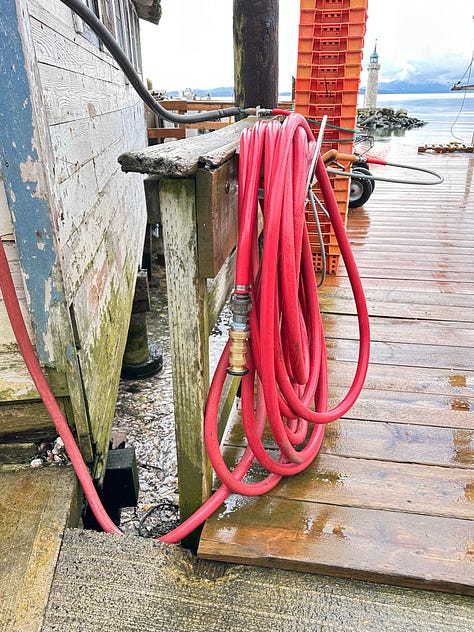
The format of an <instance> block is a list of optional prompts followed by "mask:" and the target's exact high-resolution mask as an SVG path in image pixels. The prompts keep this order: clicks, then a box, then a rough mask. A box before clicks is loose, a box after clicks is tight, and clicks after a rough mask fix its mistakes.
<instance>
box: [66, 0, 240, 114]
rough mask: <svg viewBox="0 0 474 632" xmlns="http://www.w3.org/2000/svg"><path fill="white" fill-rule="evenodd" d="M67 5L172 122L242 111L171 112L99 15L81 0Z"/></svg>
mask: <svg viewBox="0 0 474 632" xmlns="http://www.w3.org/2000/svg"><path fill="white" fill-rule="evenodd" d="M61 2H63V3H64V4H65V5H66V6H67V7H69V8H70V9H71V10H72V11H74V12H75V13H77V15H78V16H79V17H80V18H82V19H83V20H84V22H86V24H88V25H89V26H90V27H91V29H92V30H93V31H94V33H95V34H96V35H97V37H98V38H99V39H100V40H102V42H103V44H104V46H106V47H107V49H108V50H109V52H110V54H111V55H112V57H113V58H114V59H115V61H116V62H117V64H118V65H119V66H120V68H121V69H122V70H123V72H124V73H125V75H126V77H127V79H128V80H129V81H130V83H131V84H132V86H133V87H134V88H135V90H136V91H137V93H138V95H139V96H140V97H141V99H142V100H143V101H144V102H145V103H146V105H148V107H149V108H150V109H151V110H152V111H153V112H155V114H157V115H158V116H160V117H161V118H163V119H165V120H166V121H170V122H171V123H200V122H201V121H214V120H216V119H221V118H225V117H228V116H237V115H239V114H240V113H241V111H240V108H238V107H231V108H224V109H222V110H213V111H207V112H200V113H199V114H173V113H172V112H169V111H168V110H167V109H166V108H164V107H163V106H162V105H160V104H159V103H157V102H156V101H155V99H154V98H153V97H152V96H151V94H150V93H149V92H148V90H147V89H146V87H145V86H144V85H143V82H142V80H141V79H140V76H139V75H138V74H137V72H136V71H135V68H134V67H133V66H132V64H131V63H130V62H129V60H128V58H127V56H126V55H125V53H124V52H123V51H122V49H121V48H120V46H119V45H118V44H117V42H116V41H115V39H114V37H113V36H112V35H111V33H110V32H109V31H108V30H107V28H106V27H105V26H104V25H103V24H102V22H101V21H100V20H99V19H98V18H97V16H96V15H95V14H94V13H93V12H92V11H91V10H90V9H88V8H87V7H86V5H85V4H84V3H83V2H82V1H81V0H61Z"/></svg>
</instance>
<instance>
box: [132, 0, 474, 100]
mask: <svg viewBox="0 0 474 632" xmlns="http://www.w3.org/2000/svg"><path fill="white" fill-rule="evenodd" d="M232 4H233V2H232V0H162V7H163V17H162V19H161V22H160V24H159V25H158V26H154V25H152V24H148V23H145V22H142V23H141V26H142V53H143V68H144V75H145V77H147V78H151V79H152V80H153V86H154V87H155V88H159V89H166V90H177V89H183V88H187V87H190V88H216V87H219V86H231V85H233V59H232ZM299 5H300V3H299V0H280V28H279V38H280V60H279V64H280V92H283V91H289V90H290V86H291V76H292V75H294V74H295V73H296V60H297V46H298V24H299ZM473 15H474V0H450V1H449V2H448V1H447V0H396V2H389V1H388V0H369V19H368V22H367V32H366V36H365V53H366V54H365V56H364V57H368V55H369V54H370V53H371V52H372V50H373V48H374V42H375V40H376V39H377V41H378V44H377V50H378V53H379V56H380V63H381V66H382V69H381V80H382V81H390V80H392V79H403V80H407V79H416V78H418V79H421V77H423V79H424V80H425V79H427V78H428V79H432V80H433V81H435V80H436V79H438V78H440V77H444V76H446V74H447V73H448V75H449V77H450V78H451V77H454V79H455V80H458V79H460V78H461V75H462V73H463V72H464V70H465V69H466V67H467V65H468V63H469V61H470V60H471V56H472V52H473V48H474V20H473ZM364 66H366V64H364ZM473 78H474V77H472V78H471V80H472V79H473ZM361 83H362V85H363V84H364V83H365V73H364V72H362V75H361Z"/></svg>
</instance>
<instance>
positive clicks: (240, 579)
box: [42, 529, 474, 632]
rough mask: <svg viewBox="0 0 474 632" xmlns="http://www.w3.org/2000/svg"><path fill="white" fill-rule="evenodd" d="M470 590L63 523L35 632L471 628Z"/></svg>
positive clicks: (462, 631)
mask: <svg viewBox="0 0 474 632" xmlns="http://www.w3.org/2000/svg"><path fill="white" fill-rule="evenodd" d="M473 620H474V600H472V599H471V598H470V597H464V596H459V595H448V594H443V593H434V592H428V591H421V590H413V589H406V588H397V587H390V586H386V585H382V584H371V583H367V582H361V581H351V580H347V579H338V578H331V577H324V576H318V575H310V574H306V573H298V572H293V571H285V570H280V569H271V568H261V567H252V566H242V565H234V564H226V563H221V562H210V561H207V560H198V559H197V558H195V557H193V556H192V555H191V554H190V553H189V552H188V551H185V550H183V549H182V548H180V547H179V546H173V545H165V544H161V543H159V542H157V541H154V540H150V539H144V538H138V537H134V536H130V535H125V536H120V535H106V534H103V533H96V532H91V531H81V530H75V529H72V530H67V531H66V533H65V536H64V540H63V545H62V548H61V553H60V556H59V561H58V565H57V569H56V574H55V577H54V581H53V586H52V590H51V595H50V599H49V603H48V607H47V611H46V615H45V621H44V627H43V630H42V632H65V631H67V632H99V631H103V630H113V631H117V632H137V631H138V630H139V631H140V632H181V631H182V632H209V631H212V632H221V631H222V630H225V631H226V632H242V630H245V631H246V632H262V631H265V632H277V631H278V632H293V631H294V632H314V631H315V630H316V631H329V630H338V631H350V632H358V631H362V630H364V632H366V631H368V630H369V631H374V632H375V631H377V632H380V631H382V630H390V632H411V631H413V632H415V631H416V632H425V631H426V632H427V631H429V632H432V631H433V630H436V631H437V632H448V631H449V632H452V631H453V630H456V632H472V630H473V628H472V621H473Z"/></svg>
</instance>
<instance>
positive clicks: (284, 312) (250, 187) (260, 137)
mask: <svg viewBox="0 0 474 632" xmlns="http://www.w3.org/2000/svg"><path fill="white" fill-rule="evenodd" d="M313 151H314V139H313V136H312V133H311V131H310V128H309V126H308V124H307V123H306V121H305V119H304V118H303V117H302V116H301V115H299V114H291V115H290V116H288V118H287V119H286V120H285V121H284V123H283V125H280V123H278V122H277V121H275V120H274V121H270V122H267V121H259V122H258V123H257V125H256V126H255V127H254V128H253V129H252V130H245V131H244V133H243V135H242V138H241V143H240V159H239V241H238V248H237V262H236V279H235V284H236V290H235V291H236V292H240V293H245V291H246V290H245V288H247V287H250V288H251V290H250V292H251V297H252V309H251V312H250V315H249V322H250V343H249V350H248V354H247V360H248V361H247V368H248V369H249V372H248V374H247V375H245V376H244V377H243V378H242V419H243V425H244V430H245V434H246V438H247V443H248V447H247V448H246V450H245V452H244V455H243V457H242V459H241V460H240V462H239V463H238V465H237V466H236V467H235V468H234V469H232V470H231V469H230V468H229V467H228V466H227V465H226V463H225V462H224V459H223V456H222V454H221V451H220V446H219V441H218V431H217V419H218V407H219V401H220V397H221V392H222V388H223V385H224V381H225V378H226V368H227V366H228V358H229V345H227V346H226V348H225V350H224V352H223V354H222V357H221V359H220V361H219V364H218V366H217V368H216V371H215V374H214V378H213V381H212V384H211V388H210V391H209V397H208V400H207V406H206V415H205V440H206V448H207V452H208V455H209V459H210V461H211V463H212V466H213V468H214V470H215V472H216V474H217V476H218V478H219V479H220V481H221V482H222V483H223V485H222V486H221V487H220V488H219V489H218V491H217V492H216V493H215V494H214V495H213V496H212V497H211V498H210V499H209V501H208V502H207V503H205V504H204V505H203V506H202V507H201V508H200V509H199V510H198V511H197V512H196V513H195V514H193V515H192V516H191V517H190V518H189V519H188V520H187V521H185V522H184V523H183V524H182V525H180V527H178V529H176V530H175V531H172V532H171V533H169V534H167V535H166V536H164V537H162V538H161V540H162V541H163V542H177V541H179V540H180V539H182V537H183V536H184V535H186V534H187V533H189V532H191V531H192V530H194V529H195V528H196V527H198V526H199V525H200V524H201V523H202V522H203V521H204V520H205V519H206V518H207V517H208V516H209V515H210V514H211V513H212V512H213V511H214V510H215V509H217V507H218V506H219V505H220V504H221V502H222V501H223V500H224V499H225V498H226V497H227V496H228V494H230V493H231V492H235V493H238V494H242V495H248V496H249V495H250V496H255V495H259V494H263V493H265V492H267V491H269V490H270V489H272V488H273V487H274V486H275V485H276V484H277V483H278V482H279V481H280V480H281V477H282V476H284V475H288V474H296V473H298V472H301V471H302V470H303V469H304V468H306V467H307V466H308V465H309V464H310V463H311V462H312V461H313V460H314V458H315V457H316V455H317V453H318V451H319V448H320V446H321V442H322V439H323V434H324V428H325V424H327V423H329V422H331V421H334V420H336V419H338V418H339V417H341V416H342V415H344V414H345V413H346V412H347V411H348V410H349V408H350V407H351V406H352V405H353V404H354V402H355V401H356V399H357V397H358V395H359V393H360V390H361V388H362V386H363V383H364V379H365V375H366V372H367V367H368V361H369V346H370V333H369V320H368V313H367V306H366V303H365V297H364V294H363V290H362V285H361V282H360V277H359V274H358V272H357V268H356V264H355V261H354V257H353V255H352V252H351V249H350V246H349V241H348V239H347V236H346V232H345V229H344V226H343V223H342V220H341V215H340V212H339V209H338V206H337V203H336V200H335V197H334V193H333V191H332V187H331V183H330V181H329V178H328V175H327V172H326V169H325V166H324V163H323V161H322V159H321V158H319V159H318V162H317V165H316V175H317V179H318V182H319V185H320V188H321V190H322V192H323V197H324V202H325V205H326V208H327V210H328V212H329V214H330V217H331V221H332V224H333V227H334V231H335V234H336V237H337V239H338V242H339V245H340V248H341V253H342V256H343V259H344V263H345V265H346V269H347V272H348V275H349V279H350V283H351V287H352V291H353V294H354V298H355V302H356V306H357V313H358V322H359V335H360V348H359V358H358V365H357V370H356V373H355V376H354V379H353V382H352V385H351V387H350V389H349V391H348V393H347V394H346V396H345V397H344V398H343V400H342V401H341V402H340V403H339V404H338V405H337V406H335V407H334V408H332V409H331V410H329V411H328V410H327V399H328V376H327V360H326V345H325V340H324V333H323V326H322V321H321V316H320V310H319V302H318V293H317V286H316V279H315V274H314V268H313V261H312V255H311V248H310V242H309V237H308V232H307V228H306V222H305V217H304V209H305V201H306V180H307V175H308V170H309V167H310V163H311V158H312V153H313ZM262 163H263V168H264V182H263V186H264V196H263V199H264V201H263V205H262V206H263V208H262V211H263V216H264V248H263V255H262V260H261V262H260V265H258V261H257V257H256V253H257V252H258V248H257V238H258V231H257V224H258V220H257V210H258V190H259V186H260V178H261V171H262ZM255 385H256V386H257V394H256V396H255V395H254V393H255ZM313 402H314V409H313V408H312V405H313ZM266 420H267V421H268V425H269V426H270V428H271V431H272V435H273V438H274V440H275V442H276V444H277V445H278V448H279V450H280V456H279V458H278V460H275V459H274V458H273V457H272V456H271V455H270V454H269V453H268V452H267V450H266V449H265V447H264V445H263V442H262V434H263V430H264V426H265V422H266ZM303 442H304V447H303V448H299V447H298V446H300V444H302V443H303ZM255 459H257V460H258V461H259V462H260V464H261V465H262V466H263V467H264V468H265V469H266V470H267V471H268V476H267V477H266V478H264V479H263V480H262V481H260V482H258V483H247V482H244V481H243V480H242V479H243V478H244V477H245V475H246V474H247V472H248V471H249V469H250V467H251V465H252V463H253V462H254V460H255Z"/></svg>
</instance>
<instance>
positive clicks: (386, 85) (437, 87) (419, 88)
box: [168, 81, 452, 99]
mask: <svg viewBox="0 0 474 632" xmlns="http://www.w3.org/2000/svg"><path fill="white" fill-rule="evenodd" d="M451 86H452V84H451V83H450V84H447V83H428V82H426V83H423V82H420V83H412V82H408V81H389V82H382V83H379V94H425V93H433V92H449V91H450V89H451ZM191 90H192V91H193V92H195V93H196V95H197V98H198V99H203V98H206V97H207V96H209V97H211V99H214V98H219V97H224V98H230V99H231V98H233V97H234V88H233V87H232V86H221V87H219V88H191ZM360 93H361V94H364V93H365V87H363V88H361V89H360ZM168 94H169V96H170V97H178V96H179V91H178V90H172V91H171V92H168ZM282 96H285V97H287V96H290V93H289V92H284V93H282V94H280V97H282Z"/></svg>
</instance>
